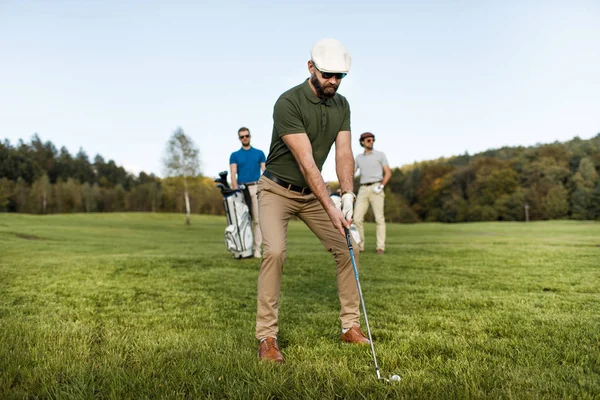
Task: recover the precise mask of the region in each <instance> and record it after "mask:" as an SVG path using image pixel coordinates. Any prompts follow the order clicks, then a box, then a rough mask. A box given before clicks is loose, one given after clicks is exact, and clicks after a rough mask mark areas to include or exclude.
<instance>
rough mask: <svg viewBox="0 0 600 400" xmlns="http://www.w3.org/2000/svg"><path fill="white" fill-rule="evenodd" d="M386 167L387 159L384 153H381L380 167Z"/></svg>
mask: <svg viewBox="0 0 600 400" xmlns="http://www.w3.org/2000/svg"><path fill="white" fill-rule="evenodd" d="M386 165H388V160H387V157H386V156H385V153H383V152H382V153H381V166H382V167H385V166H386Z"/></svg>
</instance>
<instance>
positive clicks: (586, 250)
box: [0, 214, 600, 399]
mask: <svg viewBox="0 0 600 400" xmlns="http://www.w3.org/2000/svg"><path fill="white" fill-rule="evenodd" d="M224 228H225V218H224V217H213V216H193V219H192V225H191V226H189V227H186V226H185V225H184V216H183V215H173V214H93V215H85V214H75V215H52V216H31V215H14V214H0V398H9V399H10V398H77V399H79V398H115V399H125V398H219V399H220V398H239V399H248V398H258V399H298V398H308V399H310V398H313V399H335V398H344V399H355V398H356V399H370V398H373V399H380V398H439V399H446V398H486V399H487V398H506V399H508V398H515V399H522V398H584V399H586V398H588V399H592V398H600V223H597V222H596V223H590V222H588V223H585V222H573V221H557V222H535V223H529V224H525V223H471V224H455V225H443V224H417V225H388V246H387V250H386V254H385V255H384V256H377V255H376V254H375V251H374V250H375V249H374V244H373V243H374V230H375V229H374V228H375V227H374V225H368V226H367V235H368V240H369V243H368V245H367V247H370V249H369V250H367V252H366V253H364V255H363V256H362V258H361V264H362V266H361V284H362V286H363V292H364V295H365V301H366V305H367V311H368V312H369V320H370V323H371V330H372V333H373V337H374V341H375V349H376V351H377V356H378V360H379V364H380V368H381V370H382V372H383V374H384V375H386V376H389V375H391V374H399V375H401V376H402V381H401V382H400V383H396V384H385V383H382V382H378V381H377V380H376V378H375V370H374V368H373V363H372V358H371V353H370V349H369V348H368V346H366V347H360V346H352V345H345V344H342V343H341V342H340V341H339V334H340V332H339V323H338V311H339V304H338V299H337V294H336V287H335V266H334V263H333V259H332V257H331V255H330V254H328V253H326V252H325V251H324V250H323V248H322V246H321V245H320V243H319V242H318V240H317V239H316V238H315V237H313V236H312V234H311V233H310V232H309V231H308V229H307V228H305V227H304V225H303V224H302V223H300V222H292V224H291V227H290V236H289V240H288V260H287V263H286V266H285V271H284V280H283V287H282V299H281V304H280V330H281V331H280V343H281V349H282V352H283V354H284V357H285V358H286V363H285V364H284V365H271V364H264V363H259V362H258V361H257V355H256V341H255V339H254V317H255V307H256V279H257V275H258V268H259V261H257V260H254V259H250V260H234V259H232V258H231V257H230V255H229V253H227V252H226V250H225V245H224V243H223V229H224ZM369 244H370V246H369Z"/></svg>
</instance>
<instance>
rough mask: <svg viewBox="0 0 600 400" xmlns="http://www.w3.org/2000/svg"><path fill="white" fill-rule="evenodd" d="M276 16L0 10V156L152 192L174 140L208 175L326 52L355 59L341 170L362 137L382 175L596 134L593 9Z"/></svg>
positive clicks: (597, 12) (329, 11)
mask: <svg viewBox="0 0 600 400" xmlns="http://www.w3.org/2000/svg"><path fill="white" fill-rule="evenodd" d="M217 3H218V4H217ZM284 3H288V2H276V1H255V2H242V1H221V2H215V1H211V2H204V1H186V2H178V1H169V2H166V1H165V2H159V1H82V0H79V1H74V0H73V1H51V0H45V1H26V0H14V1H13V0H0V139H2V140H3V139H5V138H8V139H9V140H10V141H11V143H13V144H14V143H15V142H16V141H17V140H18V139H24V140H26V141H29V139H30V137H31V136H32V135H33V134H34V133H35V132H38V133H39V134H40V136H41V138H42V139H43V140H44V141H45V140H51V141H52V142H53V143H54V144H55V145H56V146H58V147H60V146H63V145H65V146H66V147H67V148H68V149H69V150H70V151H71V152H72V153H76V152H77V150H78V149H79V147H83V148H84V149H85V150H86V151H87V152H88V154H89V156H90V158H91V159H92V158H93V156H94V155H95V154H96V153H99V154H101V155H102V156H104V157H105V159H107V160H108V159H114V160H115V161H116V162H117V163H119V164H121V165H124V166H126V167H127V168H129V169H130V170H132V171H134V172H138V171H140V170H144V171H146V172H154V173H157V174H159V175H161V172H162V167H161V162H160V160H161V156H162V152H163V149H164V146H165V143H166V142H167V140H168V138H169V136H170V134H171V132H172V131H173V130H174V129H175V128H176V127H177V126H181V127H183V129H184V130H185V131H186V133H188V134H189V135H190V136H191V137H192V138H193V139H194V140H195V142H196V144H197V145H198V147H199V148H200V152H201V162H202V167H203V168H202V169H203V173H204V174H206V175H208V176H216V174H217V173H218V172H219V171H221V170H225V169H228V161H229V154H230V153H231V152H232V151H235V150H237V149H238V148H239V146H240V144H239V141H238V140H237V129H238V128H239V127H240V126H242V125H244V126H248V127H250V129H251V131H252V134H253V141H252V142H253V145H254V146H255V147H257V148H260V149H262V150H264V151H265V153H267V152H268V148H269V144H270V138H271V130H272V110H273V104H274V102H275V100H276V99H277V97H278V96H279V95H280V94H281V93H282V92H284V91H285V90H287V89H289V88H290V87H292V86H294V85H296V84H299V83H301V82H302V81H303V80H304V79H305V78H306V77H307V76H308V73H307V67H306V62H307V61H308V59H309V51H310V48H311V46H312V45H313V43H314V42H316V41H317V40H319V39H321V38H324V37H334V38H337V39H339V40H340V41H342V43H344V44H345V45H346V47H347V48H348V49H349V51H350V53H351V55H352V61H353V62H352V69H351V71H350V74H349V75H348V77H347V78H345V79H344V81H343V82H342V85H341V86H340V90H339V91H340V93H342V94H343V95H345V96H346V97H347V98H348V100H349V102H350V105H351V109H352V131H353V135H354V138H355V139H354V151H355V154H356V153H357V152H359V151H360V147H359V145H358V140H357V138H358V135H359V134H360V133H362V132H364V131H371V132H373V133H375V135H376V139H377V141H376V144H375V147H376V149H379V150H383V151H385V152H386V154H387V156H388V159H389V161H390V164H391V166H401V165H404V164H409V163H412V162H414V161H420V160H427V159H434V158H438V157H442V156H451V155H457V154H460V153H464V152H465V151H469V152H470V153H474V152H479V151H483V150H486V149H489V148H497V147H501V146H504V145H510V146H514V145H533V144H536V143H540V142H543V143H546V142H552V141H555V140H560V141H563V140H568V139H570V138H572V137H574V136H580V137H582V138H589V137H592V136H595V135H596V134H597V133H599V132H600V2H599V1H597V0H596V1H566V0H565V1H527V0H523V1H421V2H415V1H368V2H364V1H360V2H353V1H347V2H333V3H332V2H323V1H302V2H297V3H291V4H284ZM332 154H333V153H332ZM332 158H333V157H330V158H329V159H328V161H327V162H326V164H325V166H324V169H323V175H324V176H325V178H326V179H328V180H333V179H335V171H334V165H333V162H332Z"/></svg>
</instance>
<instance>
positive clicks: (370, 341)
mask: <svg viewBox="0 0 600 400" xmlns="http://www.w3.org/2000/svg"><path fill="white" fill-rule="evenodd" d="M344 232H345V233H346V242H347V243H348V251H349V252H350V260H351V261H352V268H354V277H355V278H356V285H357V286H358V295H359V296H360V304H361V305H362V310H363V315H364V317H365V325H366V326H367V333H368V334H369V343H370V345H371V353H373V363H374V364H375V372H377V379H380V380H383V381H386V382H389V381H390V379H391V380H392V381H396V382H397V381H400V379H401V378H400V376H399V375H392V376H391V377H390V379H387V378H384V377H382V376H381V373H380V372H379V365H377V356H376V355H375V347H374V346H373V338H372V337H371V328H370V327H369V318H368V317H367V308H366V307H365V299H364V298H363V294H362V289H361V287H360V279H358V268H357V267H356V260H355V259H354V249H353V248H352V240H351V239H350V231H349V230H348V228H344Z"/></svg>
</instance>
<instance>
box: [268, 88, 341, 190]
mask: <svg viewBox="0 0 600 400" xmlns="http://www.w3.org/2000/svg"><path fill="white" fill-rule="evenodd" d="M349 130H350V105H349V104H348V100H346V98H345V97H344V96H342V95H341V94H337V93H336V95H335V96H334V97H333V98H331V99H327V100H321V99H320V98H318V97H317V95H315V94H314V93H313V91H312V89H311V88H310V85H309V84H308V79H307V80H306V81H304V83H302V84H300V85H298V86H296V87H293V88H291V89H290V90H288V91H287V92H285V93H283V94H282V95H281V96H279V99H278V100H277V102H276V103H275V107H274V110H273V135H272V137H271V148H270V150H269V157H267V162H266V168H267V170H269V171H270V172H272V173H273V174H274V175H275V176H277V177H278V178H280V179H283V180H284V181H286V182H288V183H292V184H294V185H297V186H302V187H305V186H308V185H307V183H306V180H305V179H304V176H303V175H302V172H301V171H300V166H299V165H298V162H297V161H296V159H295V158H294V155H293V154H292V152H291V151H290V149H289V148H288V147H287V145H286V144H285V143H284V142H283V139H282V137H283V136H285V135H289V134H292V133H306V134H307V135H308V138H309V140H310V143H311V144H312V151H313V158H314V160H315V163H316V164H317V168H319V171H321V168H322V167H323V163H325V159H326V158H327V155H328V154H329V151H330V150H331V146H332V145H333V143H334V142H335V138H336V137H337V134H338V133H339V132H340V131H349Z"/></svg>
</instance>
